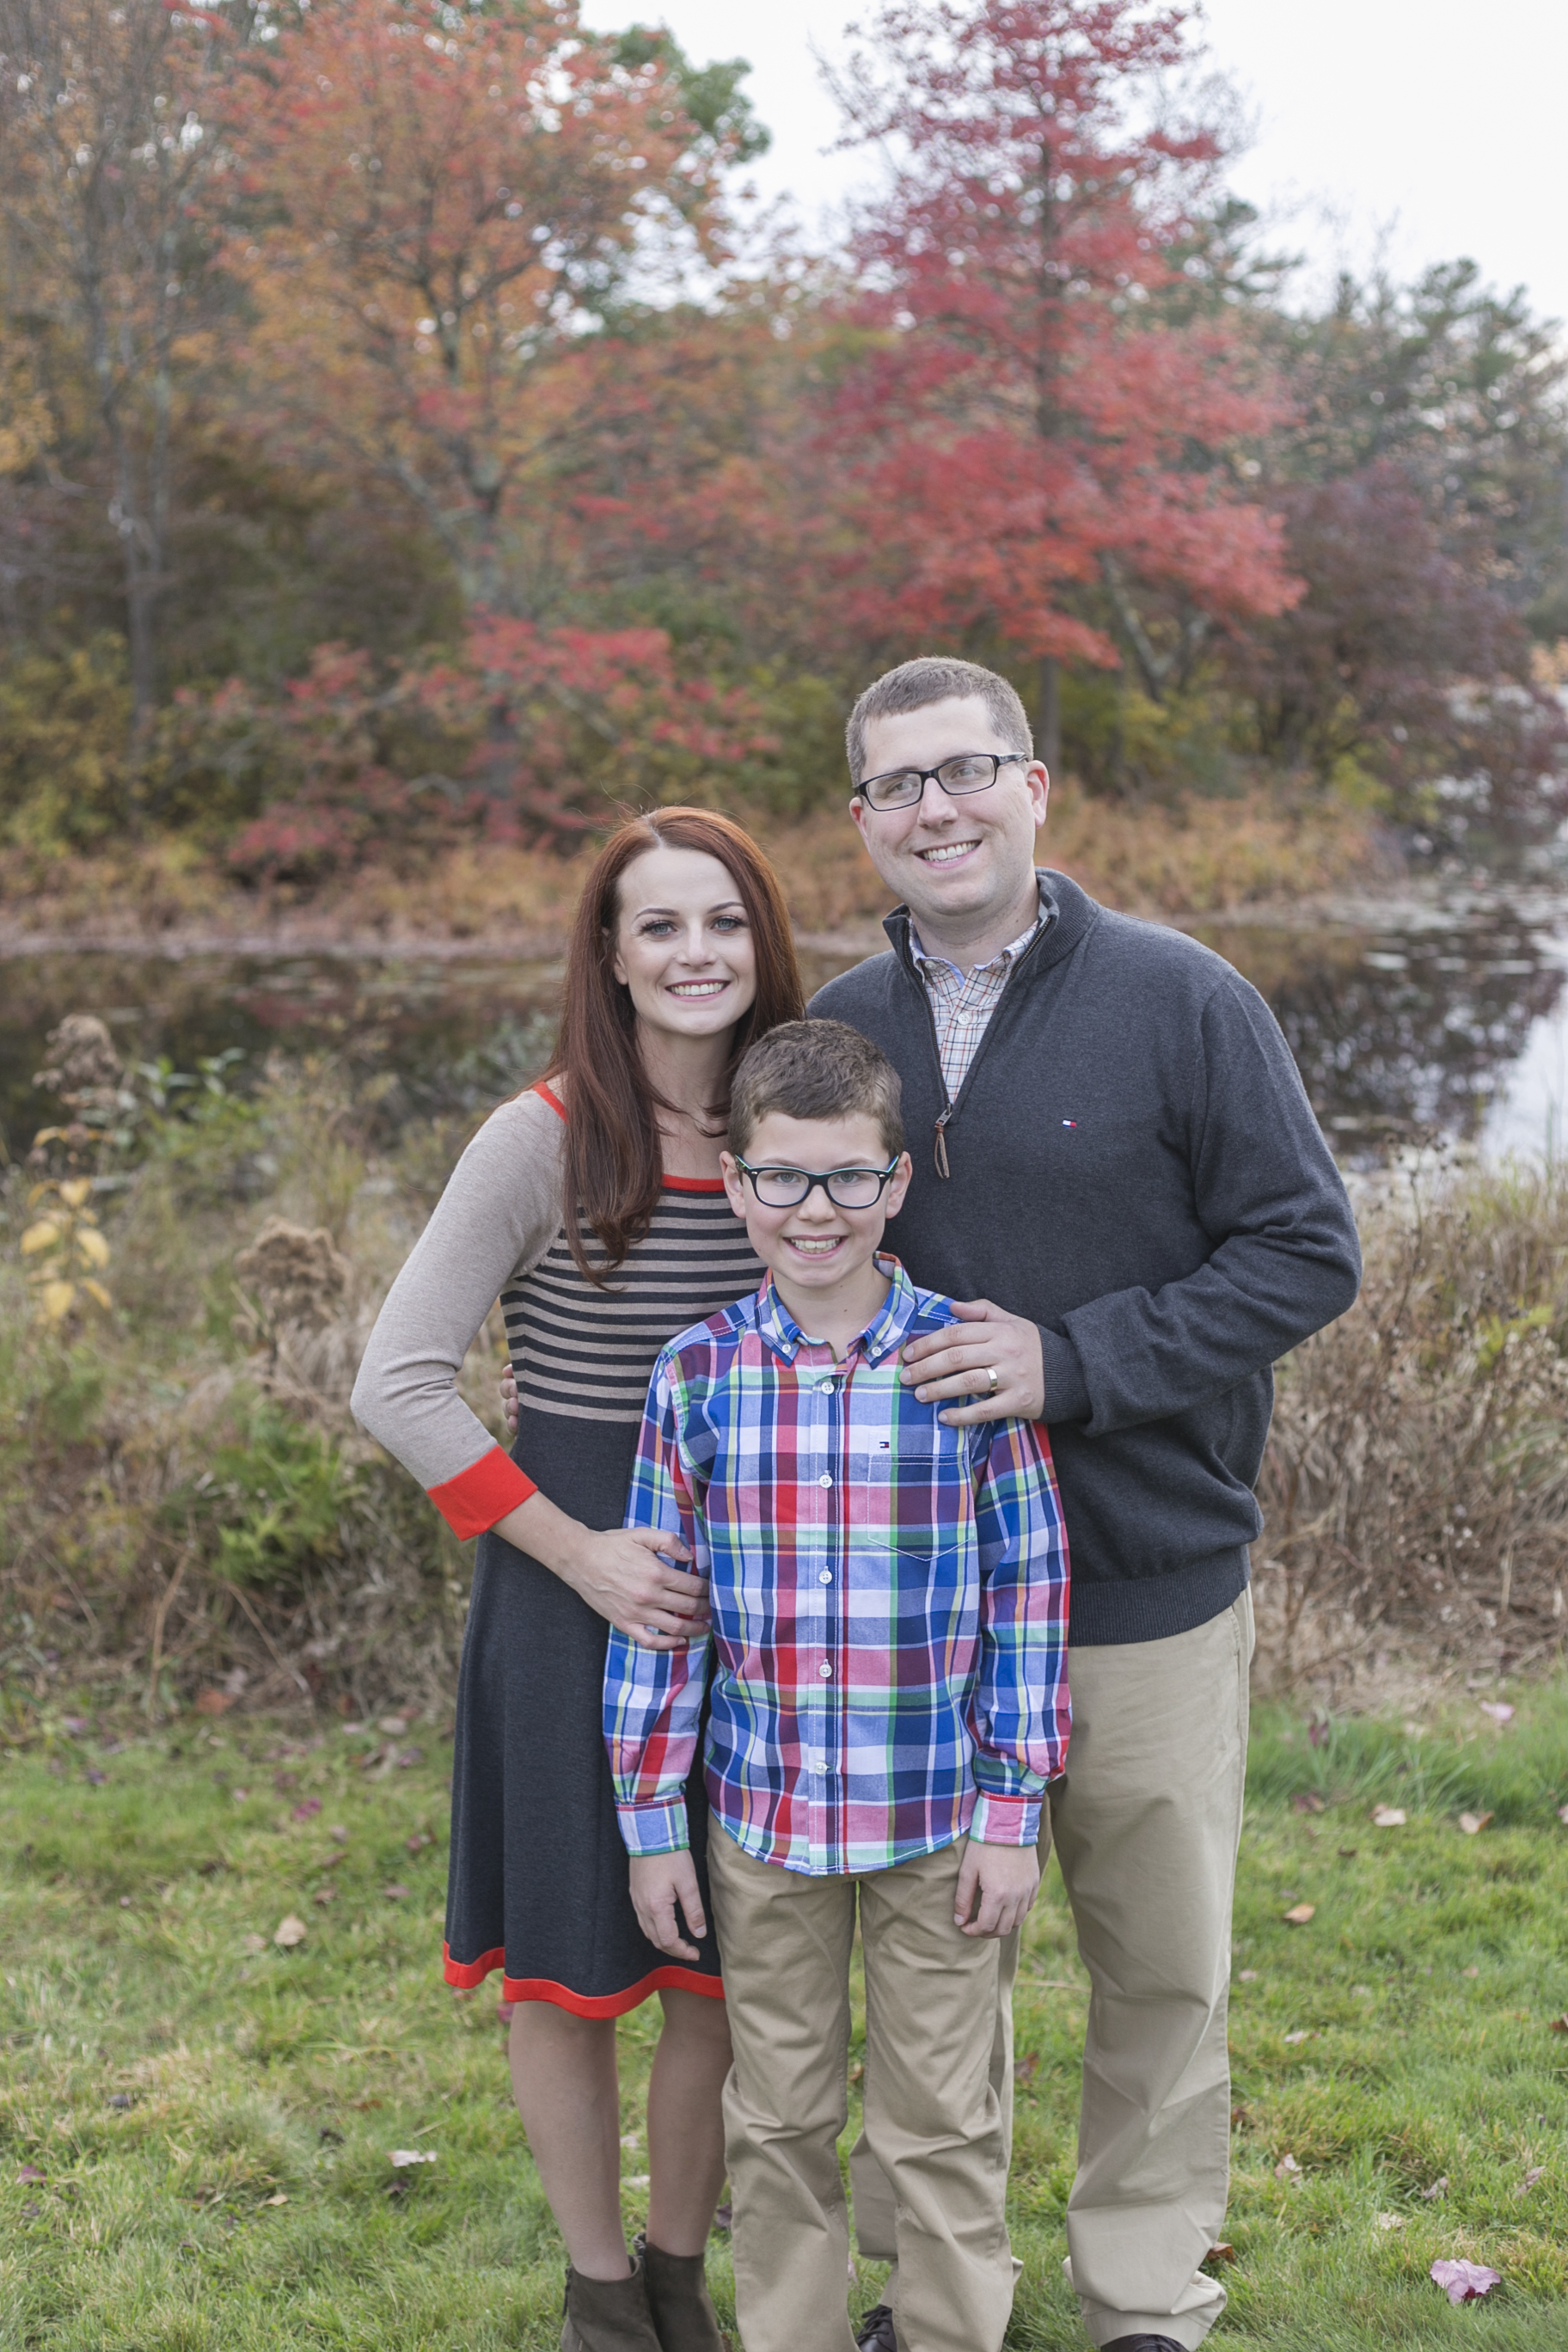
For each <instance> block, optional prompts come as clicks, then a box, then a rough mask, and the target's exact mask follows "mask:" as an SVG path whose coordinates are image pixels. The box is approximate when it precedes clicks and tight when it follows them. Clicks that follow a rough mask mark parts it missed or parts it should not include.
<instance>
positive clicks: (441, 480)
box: [233, 0, 758, 619]
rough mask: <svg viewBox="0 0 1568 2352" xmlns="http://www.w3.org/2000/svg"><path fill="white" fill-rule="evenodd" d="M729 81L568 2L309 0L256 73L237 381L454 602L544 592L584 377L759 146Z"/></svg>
mask: <svg viewBox="0 0 1568 2352" xmlns="http://www.w3.org/2000/svg"><path fill="white" fill-rule="evenodd" d="M743 70H744V68H742V67H740V66H739V65H736V66H734V67H710V68H708V69H707V71H706V73H705V74H694V73H693V72H692V71H691V69H690V68H688V67H687V66H686V63H685V60H684V59H683V58H682V57H681V55H680V52H679V49H678V48H677V47H675V45H674V43H673V42H672V41H670V40H669V39H668V36H664V35H659V34H632V35H626V36H623V37H619V38H616V37H605V36H601V35H598V34H595V33H591V32H589V31H588V30H586V29H585V28H584V26H583V25H582V24H581V22H580V21H579V17H578V12H577V5H576V0H509V5H506V6H504V7H497V6H492V5H479V4H478V0H469V4H468V5H451V4H450V0H322V5H317V6H314V7H312V8H311V9H310V11H309V12H308V13H307V14H306V15H304V16H302V17H301V18H300V20H299V21H298V22H297V23H296V24H295V26H293V27H292V28H291V29H289V30H288V31H286V32H285V33H284V34H283V35H282V36H281V37H280V38H279V41H278V43H277V45H276V49H275V53H274V55H273V57H272V58H271V59H270V61H269V65H268V69H267V71H266V72H265V74H263V75H259V76H258V78H257V79H256V80H255V82H254V84H253V86H252V103H251V109H250V113H249V119H248V121H247V124H246V126H245V132H244V138H243V142H242V144H243V151H244V153H245V157H246V163H247V176H248V202H247V213H246V215H245V216H244V217H243V218H242V219H241V221H240V223H239V225H238V226H237V230H236V233H235V243H234V248H233V249H234V252H235V255H236V257H237V262H238V265H239V266H240V267H242V268H244V270H245V272H246V275H247V280H248V283H249V285H250V288H251V289H252V294H253V298H254V300H255V303H256V307H257V324H256V329H255V332H254V337H253V354H254V362H255V365H256V369H257V374H258V382H259V383H264V384H265V386H266V390H267V398H268V404H269V405H270V406H271V407H272V408H273V409H274V410H275V412H276V415H277V416H278V417H279V419H280V420H283V421H284V422H285V424H286V425H287V426H288V428H289V430H290V431H291V433H292V435H293V436H294V439H295V442H296V444H297V445H298V446H302V447H305V448H307V449H311V450H314V451H316V452H318V453H320V454H321V455H322V456H324V457H326V458H327V459H328V461H329V462H331V461H332V460H334V459H336V461H337V462H340V463H341V462H342V460H344V459H347V460H349V461H350V462H351V463H353V465H355V466H357V467H370V468H372V469H374V471H375V472H376V473H378V474H380V475H381V476H383V477H384V478H386V479H388V480H389V481H391V482H393V483H395V485H396V486H397V487H398V488H399V489H400V490H401V491H402V492H403V493H404V494H405V496H406V497H407V498H408V499H410V500H411V501H412V503H413V505H414V506H415V508H416V509H417V511H418V512H419V514H420V515H421V516H422V517H423V519H424V520H425V521H426V524H427V526H428V527H429V528H430V529H431V530H433V531H434V532H435V533H436V535H437V538H438V539H439V540H440V541H441V543H442V544H443V545H444V546H445V548H446V549H447V551H448V553H449V555H450V557H451V559H452V561H453V562H454V564H455V565H456V567H457V569H458V575H459V577H460V579H461V581H462V583H463V586H464V589H465V592H466V594H467V596H468V601H469V603H470V604H471V605H473V606H477V607H481V608H485V609H488V610H492V611H500V612H510V613H512V614H522V615H526V616H528V617H530V618H533V619H538V618H541V617H542V616H543V614H545V613H546V611H547V610H548V608H549V607H550V605H551V604H552V601H553V600H554V598H555V596H556V594H557V593H558V575H559V572H560V570H561V567H562V565H563V560H564V559H563V550H562V549H561V547H560V545H559V543H558V534H559V532H560V530H561V527H562V515H561V511H560V508H559V503H558V501H556V500H554V499H552V497H551V495H550V493H551V488H552V482H553V479H554V478H555V476H556V474H557V473H558V471H559V469H560V468H561V467H562V466H563V463H564V462H565V460H566V458H567V457H568V455H569V453H570V451H571V450H572V448H573V447H574V445H575V443H576V441H577V440H578V438H579V436H580V435H581V432H582V429H583V424H584V419H583V416H582V414H581V402H582V398H583V394H584V390H585V388H586V386H587V384H588V383H589V382H590V381H591V379H590V377H589V375H588V373H587V372H586V371H585V370H584V367H583V366H582V365H581V364H580V362H581V361H582V358H583V355H584V351H585V349H586V348H587V347H588V346H589V345H590V344H591V343H592V341H593V340H594V334H595V328H596V326H597V325H598V323H599V322H600V321H601V320H603V318H604V316H605V312H606V310H609V309H611V308H613V306H614V303H615V301H616V299H617V298H618V297H619V296H620V295H621V294H622V293H623V292H624V291H625V289H626V288H627V286H628V284H629V283H631V282H633V281H634V280H635V279H636V278H637V276H638V274H639V273H642V274H644V275H646V274H647V273H648V272H650V271H652V270H653V269H655V268H657V267H658V264H659V262H660V261H661V260H662V259H663V258H664V257H668V256H669V255H670V254H671V253H672V252H677V251H679V250H680V249H681V248H682V247H684V248H686V249H688V250H690V249H695V250H696V251H698V252H699V253H704V254H707V255H709V256H710V257H711V256H712V255H713V254H714V252H715V251H716V244H717V239H718V236H719V216H718V197H719V193H720V186H721V179H722V175H723V173H724V171H725V169H726V168H727V167H728V165H729V164H730V163H732V162H734V161H736V160H738V159H741V158H742V157H743V156H744V155H746V154H748V153H751V152H756V147H757V144H758V136H757V134H756V132H755V131H754V129H753V128H752V126H751V125H750V123H749V121H748V111H749V110H748V109H747V106H746V102H745V101H744V100H742V99H740V98H738V97H737V95H736V91H735V84H736V83H737V82H738V80H739V79H740V75H741V73H742V71H743Z"/></svg>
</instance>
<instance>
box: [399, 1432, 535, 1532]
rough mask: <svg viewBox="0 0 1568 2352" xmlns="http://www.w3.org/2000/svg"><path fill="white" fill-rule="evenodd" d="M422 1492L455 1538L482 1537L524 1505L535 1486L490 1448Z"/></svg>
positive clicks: (509, 1460)
mask: <svg viewBox="0 0 1568 2352" xmlns="http://www.w3.org/2000/svg"><path fill="white" fill-rule="evenodd" d="M425 1491H426V1494H427V1495H428V1496H429V1497H430V1500H431V1501H432V1502H433V1503H434V1504H435V1506H436V1508H437V1510H438V1511H439V1512H440V1514H441V1517H443V1518H444V1519H445V1520H446V1522H447V1526H448V1527H449V1528H451V1530H452V1533H453V1534H454V1535H455V1536H459V1537H464V1538H467V1537H468V1536H482V1535H483V1534H484V1533H485V1531H486V1529H487V1528H493V1527H494V1525H495V1523H496V1521H497V1520H498V1519H504V1518H505V1517H506V1515H507V1513H508V1512H509V1511H515V1510H516V1508H517V1507H518V1505H519V1504H520V1503H526V1502H527V1500H528V1498H529V1496H531V1495H537V1494H538V1492H539V1489H538V1487H537V1486H535V1485H534V1483H533V1481H532V1479H531V1478H530V1477H528V1476H527V1475H525V1474H524V1473H523V1472H522V1471H521V1470H520V1469H519V1468H518V1466H517V1465H516V1463H515V1462H514V1461H513V1460H512V1458H511V1456H510V1454H503V1453H502V1451H501V1449H500V1446H499V1445H492V1446H491V1448H490V1450H489V1453H488V1454H481V1455H480V1456H479V1460H478V1461H477V1462H475V1463H472V1464H471V1465H469V1467H468V1469H467V1470H459V1471H458V1475H457V1476H456V1477H455V1478H447V1479H446V1480H444V1481H443V1483H442V1484H441V1485H440V1486H427V1487H426V1490H425Z"/></svg>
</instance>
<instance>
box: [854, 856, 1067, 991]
mask: <svg viewBox="0 0 1568 2352" xmlns="http://www.w3.org/2000/svg"><path fill="white" fill-rule="evenodd" d="M1035 877H1036V880H1037V882H1038V884H1039V886H1040V916H1041V921H1040V927H1039V929H1038V930H1037V932H1036V933H1035V936H1034V938H1033V939H1032V940H1030V941H1029V943H1028V945H1027V947H1026V948H1024V949H1023V950H1021V951H1020V953H1019V954H1018V956H1017V958H1016V962H1015V964H1014V967H1013V968H1012V970H1010V971H1009V972H1008V975H1007V976H1008V981H1009V983H1010V985H1011V986H1012V987H1014V988H1021V987H1023V986H1024V985H1025V984H1026V982H1028V981H1031V980H1033V979H1035V978H1036V977H1037V974H1039V973H1040V972H1042V971H1048V969H1049V968H1050V966H1051V965H1052V964H1056V963H1060V962H1061V961H1062V959H1063V958H1064V957H1065V956H1069V955H1070V954H1071V953H1072V951H1073V950H1074V948H1076V947H1077V946H1078V944H1079V940H1081V939H1082V938H1083V937H1084V934H1085V933H1086V932H1087V931H1088V930H1089V929H1090V928H1091V927H1092V926H1093V925H1094V924H1095V923H1096V922H1098V921H1099V919H1100V912H1101V909H1100V905H1099V903H1098V901H1097V900H1095V899H1093V898H1090V897H1089V893H1088V891H1087V890H1080V889H1079V887H1078V884H1077V883H1076V882H1073V881H1070V880H1069V879H1068V876H1067V875H1065V874H1058V873H1057V872H1056V871H1055V869H1054V868H1053V867H1051V866H1037V867H1036V868H1035ZM882 929H883V930H884V931H885V932H886V933H887V935H888V938H889V941H890V943H891V945H892V948H893V951H894V953H895V954H896V955H897V957H898V959H899V961H900V963H901V964H902V965H903V966H904V968H905V970H906V971H909V972H910V973H911V974H912V975H913V976H914V977H915V979H917V980H918V979H919V978H920V967H919V965H918V964H917V963H916V961H915V958H914V952H913V945H912V942H913V939H914V919H913V918H912V916H911V915H910V910H909V908H908V907H895V908H893V911H892V913H891V914H890V915H886V916H884V917H883V919H882Z"/></svg>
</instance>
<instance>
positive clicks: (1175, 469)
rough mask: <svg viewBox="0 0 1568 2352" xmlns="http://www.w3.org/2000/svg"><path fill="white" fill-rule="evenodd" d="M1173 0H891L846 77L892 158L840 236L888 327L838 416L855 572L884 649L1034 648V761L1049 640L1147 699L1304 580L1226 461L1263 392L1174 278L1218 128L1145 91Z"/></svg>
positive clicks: (1055, 655)
mask: <svg viewBox="0 0 1568 2352" xmlns="http://www.w3.org/2000/svg"><path fill="white" fill-rule="evenodd" d="M1192 14H1193V11H1192V10H1191V9H1190V8H1189V7H1186V6H1184V5H1179V6H1171V7H1165V8H1160V9H1156V10H1153V11H1150V10H1149V9H1148V8H1146V7H1144V6H1142V5H1134V0H1093V5H1084V0H895V5H887V6H885V7H883V8H882V9H881V11H880V12H879V15H878V16H877V17H876V18H875V19H874V20H873V21H872V22H871V24H870V25H869V26H868V28H867V34H868V39H869V40H870V42H871V44H872V47H870V48H869V49H868V50H867V51H863V52H862V53H861V54H859V55H858V57H857V58H856V60H855V62H854V64H853V66H852V68H851V70H850V72H849V74H848V76H847V78H846V80H845V82H844V84H843V87H842V89H841V93H840V94H841V97H842V99H843V100H844V103H845V106H846V109H847V115H848V120H849V122H850V126H851V135H852V136H853V137H855V138H857V139H860V140H865V141H873V140H874V141H877V142H881V143H882V145H883V146H884V149H885V150H886V151H887V152H889V154H890V155H891V156H892V158H893V159H894V162H893V173H894V176H893V181H892V184H891V186H890V188H889V191H888V193H887V194H885V195H884V196H883V197H882V198H881V199H880V200H879V201H878V202H877V203H875V204H874V205H872V206H871V207H870V209H869V210H868V213H867V215H866V216H865V218H864V219H863V221H862V223H861V226H860V228H859V232H858V236H857V237H856V240H855V250H856V258H857V261H858V265H859V268H860V270H861V272H862V276H863V282H865V283H868V285H869V286H870V287H871V288H873V289H875V291H874V292H873V293H872V294H870V295H869V296H868V299H866V301H865V302H864V303H863V304H862V306H861V315H862V316H863V317H865V318H867V319H868V320H873V321H875V322H877V323H878V324H879V325H880V326H881V327H882V329H883V331H884V333H883V339H882V342H881V347H880V349H879V351H878V352H877V353H876V355H875V357H874V358H873V359H872V360H871V362H869V363H868V365H867V366H866V367H864V368H863V369H861V370H859V371H858V372H857V373H855V374H854V375H853V376H852V377H851V378H850V380H849V382H848V383H847V385H846V386H845V389H844V392H843V394H842V396H841V398H840V400H839V403H838V405H837V415H836V418H835V426H836V431H837V435H839V436H847V456H848V459H849V462H850V465H851V467H852V468H853V476H854V490H855V497H856V503H857V509H858V524H859V530H860V533H861V536H862V541H863V544H864V545H865V547H866V548H867V549H868V551H869V552H868V555H867V557H866V560H865V562H864V567H863V569H861V568H859V567H857V573H856V576H854V577H853V578H852V579H851V580H849V581H847V582H846V586H847V590H848V591H849V593H850V595H851V598H852V601H853V603H854V604H855V605H856V606H857V607H858V611H859V613H860V614H861V616H862V618H863V621H864V623H865V625H867V626H868V628H870V629H871V630H873V631H874V632H876V633H878V634H879V635H881V636H882V637H883V639H884V641H885V642H887V643H889V644H891V643H900V644H910V643H915V642H924V641H927V640H931V639H933V638H936V637H939V636H940V637H942V638H943V639H945V640H946V641H947V642H950V643H951V642H953V641H955V640H957V641H961V642H967V643H970V644H972V645H973V646H975V647H976V649H977V650H980V649H985V648H994V651H995V653H996V654H997V655H998V656H1001V657H1003V658H1006V657H1008V656H1011V658H1012V660H1013V661H1014V662H1019V661H1021V660H1022V661H1032V662H1034V663H1035V664H1037V678H1038V696H1037V700H1038V732H1039V738H1040V741H1041V745H1042V750H1043V751H1044V754H1045V756H1046V757H1047V760H1048V759H1050V758H1052V757H1053V756H1054V755H1055V754H1056V752H1057V751H1058V749H1059V740H1060V730H1059V709H1058V663H1060V662H1061V661H1063V660H1070V661H1073V662H1077V663H1089V664H1099V665H1101V666H1105V667H1115V666H1117V665H1118V664H1119V663H1121V661H1122V660H1123V659H1127V660H1130V661H1131V662H1132V663H1134V664H1135V665H1136V667H1137V669H1138V671H1139V673H1140V676H1141V678H1142V684H1143V687H1144V689H1145V691H1146V692H1148V693H1150V694H1151V695H1152V696H1153V697H1155V698H1158V697H1159V695H1160V694H1161V693H1162V692H1163V689H1164V688H1165V686H1166V684H1167V683H1168V682H1170V681H1171V680H1172V679H1173V678H1174V677H1178V676H1179V675H1180V674H1181V673H1182V671H1183V670H1184V668H1188V667H1190V666H1191V664H1192V662H1193V660H1194V658H1195V656H1196V654H1197V652H1198V650H1199V648H1200V647H1201V646H1202V643H1203V640H1204V638H1205V635H1206V633H1207V632H1208V631H1210V630H1211V629H1212V628H1213V627H1214V626H1215V624H1216V623H1219V624H1222V625H1223V624H1226V623H1229V622H1232V621H1240V620H1242V619H1243V618H1245V617H1246V616H1248V615H1252V614H1270V613H1277V612H1279V611H1280V610H1281V609H1282V608H1284V607H1285V606H1287V605H1288V604H1289V603H1290V602H1291V600H1292V598H1293V597H1294V595H1295V594H1296V593H1297V591H1296V587H1295V584H1294V583H1292V581H1291V580H1290V578H1289V575H1288V573H1287V572H1286V570H1285V568H1284V565H1283V563H1282V562H1281V557H1280V534H1279V526H1278V524H1277V522H1276V520H1275V519H1274V518H1273V517H1272V516H1271V515H1270V514H1269V513H1268V512H1267V511H1266V510H1265V509H1263V508H1262V507H1260V506H1259V505H1258V503H1257V502H1256V500H1255V499H1253V498H1251V497H1250V496H1249V495H1248V494H1247V488H1246V477H1245V475H1243V474H1241V473H1240V472H1239V471H1238V467H1237V458H1238V454H1239V452H1240V451H1241V450H1242V448H1243V446H1244V445H1245V444H1246V442H1247V439H1248V436H1255V435H1257V434H1258V433H1259V432H1260V431H1261V430H1262V429H1263V428H1264V427H1265V426H1266V425H1268V423H1269V422H1271V421H1272V419H1273V417H1274V415H1275V414H1276V413H1277V405H1278V404H1277V403H1276V401H1275V400H1274V398H1273V396H1272V395H1271V394H1270V392H1269V390H1268V386H1267V384H1266V383H1264V382H1263V381H1262V380H1261V379H1260V377H1259V374H1258V371H1257V370H1256V369H1250V370H1249V369H1248V368H1247V365H1246V364H1245V363H1244V360H1243V355H1242V354H1241V353H1240V352H1238V350H1237V346H1236V343H1235V341H1234V339H1233V338H1232V336H1231V334H1230V332H1229V331H1228V328H1227V324H1226V320H1224V318H1223V317H1214V316H1210V317H1203V316H1199V317H1196V318H1194V317H1191V316H1187V315H1184V310H1183V308H1182V307H1181V306H1178V305H1175V304H1173V302H1172V301H1170V300H1169V299H1167V298H1168V297H1169V296H1170V295H1171V294H1172V293H1173V291H1175V290H1176V289H1178V288H1179V286H1180V283H1181V266H1180V259H1181V252H1182V247H1183V241H1184V238H1186V237H1187V236H1189V235H1190V232H1191V229H1192V226H1193V224H1194V219H1195V218H1196V216H1197V215H1198V212H1199V211H1200V209H1201V207H1202V205H1204V203H1205V200H1207V199H1209V198H1210V197H1211V196H1212V194H1213V189H1214V179H1215V167H1216V165H1217V163H1218V162H1219V159H1220V154H1221V147H1222V142H1221V139H1220V136H1219V134H1218V132H1217V131H1216V130H1215V128H1213V127H1212V126H1211V125H1205V123H1203V122H1201V121H1173V120H1171V119H1168V118H1166V117H1165V116H1163V115H1162V114H1161V113H1160V112H1159V111H1157V110H1155V106H1154V100H1155V95H1156V90H1155V84H1156V79H1157V77H1159V76H1161V75H1163V74H1172V73H1174V72H1176V71H1178V70H1179V69H1180V68H1183V67H1184V65H1185V63H1186V62H1187V59H1188V56H1189V49H1188V43H1187V29H1188V23H1189V20H1190V18H1191V16H1192ZM840 447H841V451H842V448H843V444H842V442H841V443H840Z"/></svg>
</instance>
